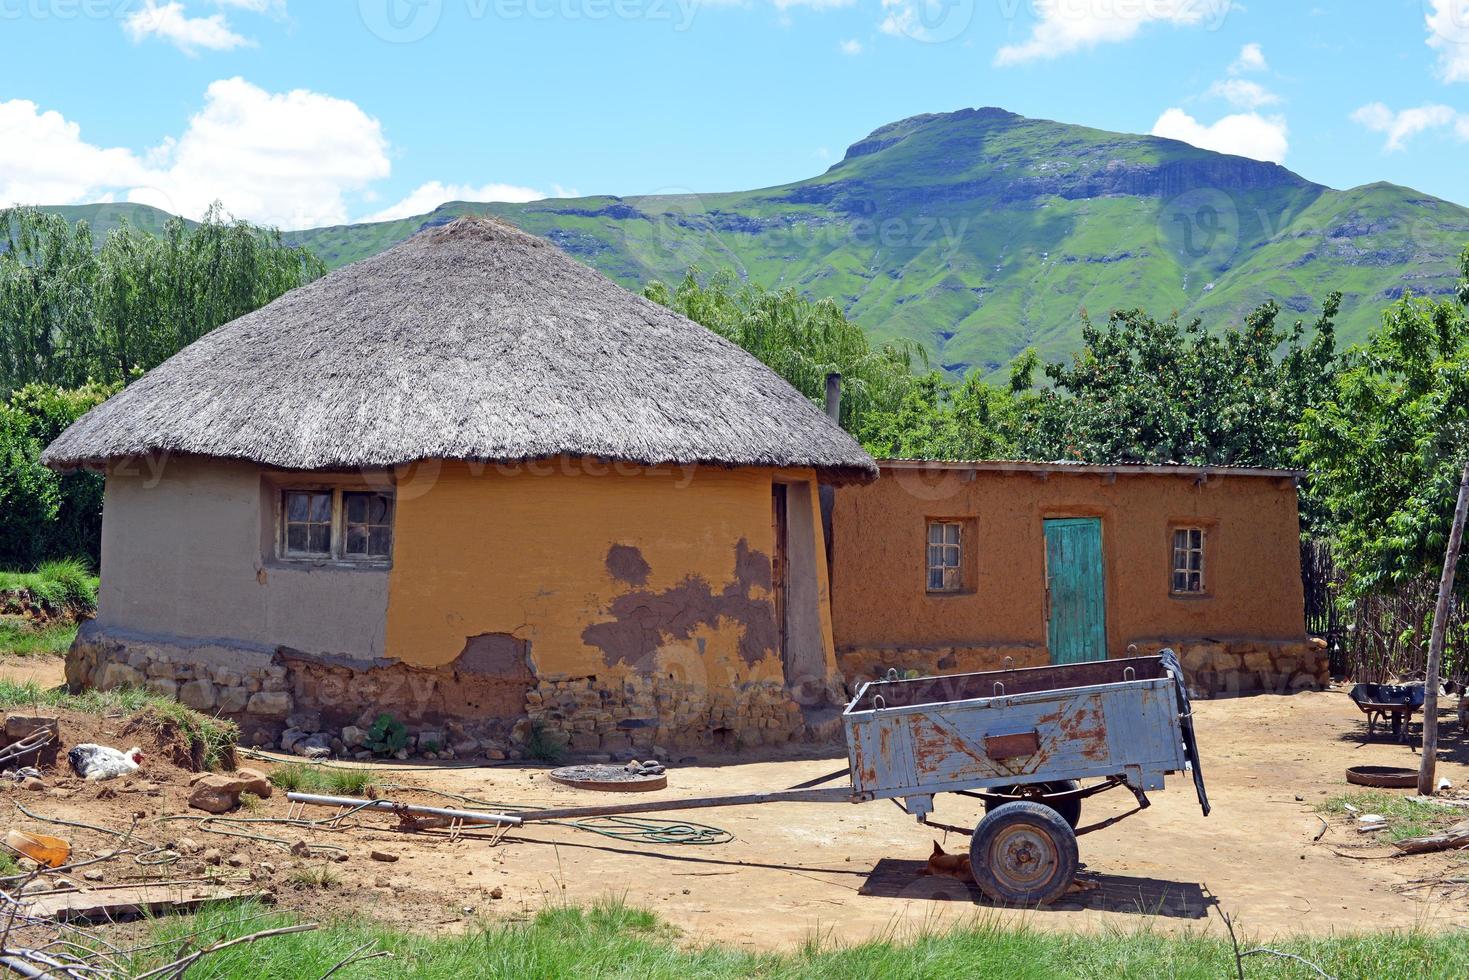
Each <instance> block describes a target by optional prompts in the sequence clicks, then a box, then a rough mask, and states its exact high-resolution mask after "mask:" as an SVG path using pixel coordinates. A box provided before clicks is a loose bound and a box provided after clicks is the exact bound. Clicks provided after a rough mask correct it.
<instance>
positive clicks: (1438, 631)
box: [1418, 463, 1469, 796]
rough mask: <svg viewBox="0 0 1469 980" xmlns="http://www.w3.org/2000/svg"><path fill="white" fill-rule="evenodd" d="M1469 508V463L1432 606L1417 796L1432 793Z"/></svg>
mask: <svg viewBox="0 0 1469 980" xmlns="http://www.w3.org/2000/svg"><path fill="white" fill-rule="evenodd" d="M1466 511H1469V463H1466V464H1464V475H1463V476H1462V477H1460V479H1459V501H1458V503H1456V504H1455V505H1454V523H1453V526H1452V527H1450V528H1449V546H1448V549H1447V551H1446V552H1445V553H1444V560H1443V574H1442V575H1440V576H1439V579H1438V604H1437V605H1435V606H1434V607H1433V633H1432V634H1431V635H1430V637H1429V639H1428V671H1427V676H1426V677H1424V679H1423V760H1422V762H1420V763H1419V765H1418V795H1419V796H1432V795H1433V793H1434V785H1433V783H1434V779H1433V777H1434V771H1433V770H1434V766H1435V765H1437V764H1438V675H1439V673H1440V672H1441V669H1442V666H1443V643H1444V631H1445V630H1446V629H1447V628H1448V625H1449V602H1450V600H1451V599H1452V598H1453V595H1454V570H1455V569H1456V568H1457V566H1458V564H1459V548H1460V546H1461V545H1462V544H1463V543H1464V517H1465V512H1466Z"/></svg>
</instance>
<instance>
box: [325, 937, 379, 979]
mask: <svg viewBox="0 0 1469 980" xmlns="http://www.w3.org/2000/svg"><path fill="white" fill-rule="evenodd" d="M371 945H372V943H371V942H365V943H363V944H362V945H361V946H358V947H357V948H356V949H354V950H353V951H352V953H351V955H349V956H348V957H347V958H346V959H344V960H342V961H341V962H340V963H338V964H337V965H336V966H334V967H332V968H331V969H330V970H327V971H326V972H325V973H323V974H322V975H321V980H327V978H328V977H330V976H331V975H332V974H334V973H336V972H337V971H338V970H340V969H342V968H343V967H347V966H351V965H352V964H354V963H361V962H364V961H365V960H376V959H380V958H383V957H386V958H388V959H392V958H393V954H392V953H391V952H389V951H388V950H386V949H379V950H376V951H374V952H371V953H365V952H364V950H366V949H367V947H369V946H371Z"/></svg>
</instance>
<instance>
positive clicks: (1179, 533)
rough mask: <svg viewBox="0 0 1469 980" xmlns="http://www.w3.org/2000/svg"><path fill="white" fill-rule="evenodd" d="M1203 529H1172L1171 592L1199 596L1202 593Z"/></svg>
mask: <svg viewBox="0 0 1469 980" xmlns="http://www.w3.org/2000/svg"><path fill="white" fill-rule="evenodd" d="M1204 538H1205V535H1204V529H1203V528H1201V527H1178V528H1174V529H1173V584H1172V588H1173V592H1174V593H1175V594H1179V595H1201V594H1202V593H1203V591H1204Z"/></svg>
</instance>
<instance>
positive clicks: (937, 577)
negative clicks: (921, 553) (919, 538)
mask: <svg viewBox="0 0 1469 980" xmlns="http://www.w3.org/2000/svg"><path fill="white" fill-rule="evenodd" d="M963 557H964V542H963V525H962V524H960V523H959V522H958V521H929V522H928V591H930V592H959V591H962V590H963V588H964V572H963V567H964V566H963Z"/></svg>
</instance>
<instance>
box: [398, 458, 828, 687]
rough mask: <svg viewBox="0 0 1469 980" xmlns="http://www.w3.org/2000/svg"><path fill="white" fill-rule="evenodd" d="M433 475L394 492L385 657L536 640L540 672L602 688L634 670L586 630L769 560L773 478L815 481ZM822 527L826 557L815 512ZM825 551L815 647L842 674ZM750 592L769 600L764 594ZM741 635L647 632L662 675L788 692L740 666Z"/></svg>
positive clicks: (729, 474)
mask: <svg viewBox="0 0 1469 980" xmlns="http://www.w3.org/2000/svg"><path fill="white" fill-rule="evenodd" d="M434 465H435V467H436V469H437V472H436V473H425V472H420V473H415V474H412V475H410V476H408V477H407V478H405V479H402V480H400V482H399V487H398V503H397V515H396V518H395V532H394V533H395V541H394V553H393V568H392V572H391V573H390V577H389V583H388V614H387V639H386V644H385V646H386V654H387V656H388V657H391V658H398V659H401V660H403V661H405V662H407V663H410V664H416V665H420V666H425V667H435V666H443V665H446V664H449V663H450V662H451V661H453V660H454V659H455V658H456V657H458V656H459V655H460V653H461V652H463V650H464V647H465V643H466V640H467V638H469V637H473V636H477V635H480V634H484V633H505V634H511V635H513V636H515V637H516V638H518V639H521V640H527V641H529V643H530V652H531V657H532V659H533V662H534V666H535V669H536V672H537V674H538V675H540V676H541V677H556V676H564V677H578V676H586V675H589V674H597V675H600V677H602V678H604V679H605V678H608V677H613V676H616V675H617V674H618V673H620V672H624V671H627V670H629V669H630V668H628V667H627V666H621V667H616V668H614V667H610V666H609V665H608V664H607V663H606V657H605V656H604V653H603V650H602V649H600V648H598V647H596V646H592V645H589V644H588V643H587V642H585V640H584V639H583V632H584V631H585V630H586V629H587V627H589V626H592V625H594V624H597V623H605V622H608V621H609V620H611V619H613V617H612V616H611V615H610V613H609V608H610V606H611V604H612V603H613V602H614V601H615V600H616V599H617V598H618V597H619V596H623V595H626V594H627V593H630V592H633V591H638V592H643V591H646V592H648V593H653V594H657V593H662V592H664V591H666V590H669V589H673V588H675V587H677V586H679V585H680V583H683V582H684V581H685V580H686V579H688V578H689V577H690V576H698V577H700V578H702V579H703V580H705V581H706V582H707V583H708V586H709V588H710V590H712V591H713V592H714V593H716V594H718V593H720V592H721V590H723V589H724V588H725V587H726V586H727V585H729V584H730V583H731V582H732V581H733V580H734V579H735V562H736V549H737V546H738V543H739V542H741V541H744V542H747V545H748V547H749V548H750V549H751V550H753V551H756V552H759V554H760V555H762V556H764V558H765V559H766V561H767V562H768V559H769V556H770V555H771V553H772V551H773V529H772V522H771V483H772V480H773V479H774V478H775V477H776V476H779V477H780V478H781V479H783V480H790V479H798V480H804V481H814V474H812V473H811V472H809V471H804V472H801V471H796V472H792V471H783V472H780V473H776V472H775V471H772V470H768V469H767V470H761V469H722V468H717V467H708V466H706V467H698V468H696V469H694V468H690V469H683V468H678V467H668V468H660V469H652V470H649V469H644V468H639V467H633V466H631V465H627V464H620V465H618V466H616V467H613V466H609V465H607V464H602V463H598V462H595V461H587V462H583V461H580V460H574V459H573V460H551V461H546V462H542V463H532V464H524V465H516V466H508V465H493V464H490V465H478V464H466V463H460V462H444V463H442V464H434ZM810 497H811V499H812V501H815V499H816V493H815V490H814V483H813V489H812V492H811V494H810ZM815 523H816V526H817V532H816V533H817V545H818V548H820V545H821V542H820V530H819V528H820V521H819V517H817V518H816V520H815ZM614 545H622V546H625V547H630V548H636V549H637V550H638V552H639V553H640V554H641V556H642V559H643V560H644V561H645V562H646V563H647V566H648V569H649V571H648V575H647V581H646V582H645V583H644V584H643V585H641V586H636V587H635V586H633V585H630V584H629V583H628V582H626V581H620V580H618V579H617V578H615V577H614V576H613V574H612V572H611V571H610V570H609V569H608V565H607V557H608V551H609V549H610V548H611V547H612V546H614ZM818 554H821V555H822V560H821V561H820V562H819V563H818V565H819V566H820V572H821V575H820V581H819V583H818V588H819V590H820V595H821V598H822V603H821V605H822V609H821V622H822V624H823V630H822V632H823V636H822V637H821V644H822V647H823V652H824V655H825V657H826V659H827V662H828V663H829V664H830V665H831V669H832V670H833V671H834V670H835V659H834V655H833V651H832V641H831V628H830V624H831V618H830V609H829V607H828V605H827V597H828V588H827V583H826V580H825V560H824V551H819V552H818ZM766 567H767V575H768V565H767V566H766ZM751 595H752V597H754V598H756V599H762V600H765V601H767V602H768V601H769V600H770V593H769V590H768V588H766V589H759V588H757V589H754V590H752V591H751ZM654 632H655V633H656V632H657V631H656V630H655V631H654ZM743 632H744V626H743V625H742V624H741V623H738V622H731V621H729V620H727V619H717V620H716V622H715V623H713V624H705V625H702V626H699V627H698V628H696V629H695V630H694V631H693V632H692V634H691V636H690V637H689V639H688V640H686V641H685V640H677V639H674V638H672V637H670V636H668V635H667V634H661V635H656V636H651V637H650V638H649V642H648V646H649V647H651V648H652V649H650V650H649V651H648V655H649V657H650V658H653V660H652V661H650V662H653V663H656V666H657V668H658V669H666V670H668V671H670V672H674V673H677V674H679V675H681V676H682V678H684V679H687V680H690V681H693V682H696V683H706V684H708V685H710V686H717V685H727V684H735V683H742V682H746V681H771V680H773V681H780V680H781V679H782V670H781V663H780V660H779V658H778V657H776V656H774V655H768V656H765V657H764V658H763V659H761V660H760V661H759V662H757V663H754V664H750V663H748V662H747V660H746V659H745V658H742V657H741V655H740V652H739V643H740V639H741V636H742V634H743ZM699 640H702V641H703V643H704V650H703V652H702V654H701V653H700V651H699V649H698V647H699V644H698V641H699Z"/></svg>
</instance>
